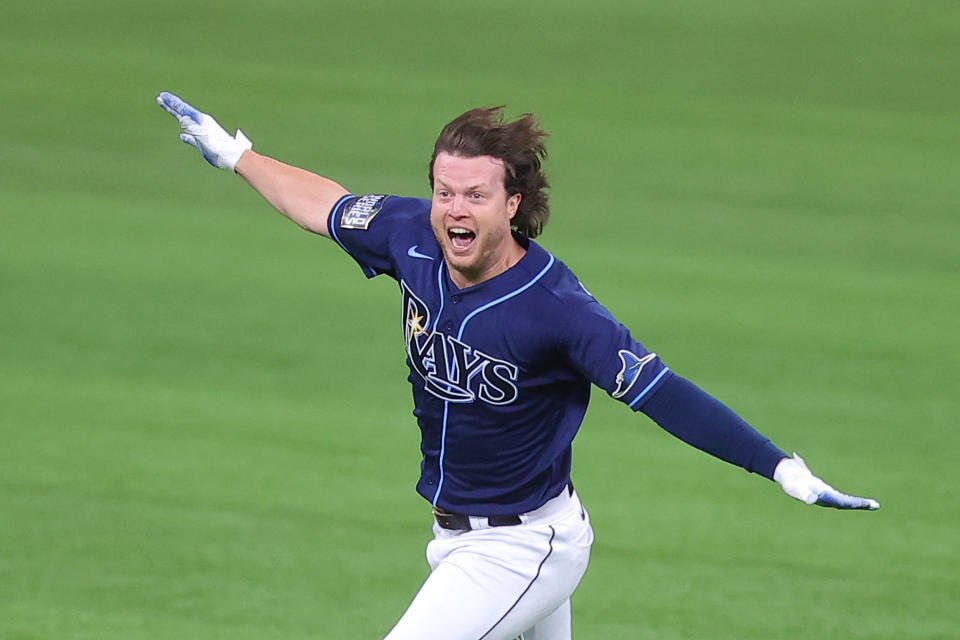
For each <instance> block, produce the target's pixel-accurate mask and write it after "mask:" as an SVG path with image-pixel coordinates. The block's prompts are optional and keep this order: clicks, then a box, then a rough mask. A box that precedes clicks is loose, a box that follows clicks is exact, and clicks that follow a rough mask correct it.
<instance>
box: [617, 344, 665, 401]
mask: <svg viewBox="0 0 960 640" xmlns="http://www.w3.org/2000/svg"><path fill="white" fill-rule="evenodd" d="M617 355H618V356H620V373H618V374H617V388H616V390H614V392H613V397H614V398H622V397H623V396H625V395H626V394H627V392H628V391H630V389H631V388H632V387H633V385H634V383H635V382H636V381H637V380H639V379H640V372H641V371H642V370H643V366H644V365H645V364H647V363H648V362H650V361H651V360H653V359H654V358H656V357H657V354H655V353H648V354H647V355H645V356H643V357H642V358H638V357H637V356H635V355H633V354H632V353H630V352H629V351H627V350H626V349H620V352H619V353H618V354H617Z"/></svg>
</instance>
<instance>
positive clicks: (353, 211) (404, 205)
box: [327, 194, 430, 278]
mask: <svg viewBox="0 0 960 640" xmlns="http://www.w3.org/2000/svg"><path fill="white" fill-rule="evenodd" d="M327 227H328V228H329V230H330V237H331V238H333V240H334V241H335V242H336V243H337V244H338V245H340V247H341V248H342V249H343V250H344V251H346V252H347V253H348V254H349V255H350V256H351V257H352V258H353V259H354V260H356V262H357V264H358V265H360V268H361V269H362V270H363V273H364V274H365V275H366V276H367V277H368V278H373V277H374V276H378V275H380V274H387V275H390V276H394V275H395V274H396V260H395V258H394V255H393V250H394V248H395V247H396V246H398V241H400V242H401V243H402V240H403V238H404V236H408V235H411V234H413V235H414V236H415V235H416V234H417V233H418V232H419V233H421V234H422V233H423V232H424V227H425V228H426V229H427V230H429V227H430V201H429V200H422V199H420V198H404V197H400V196H392V195H382V194H367V195H363V196H356V195H353V194H350V195H346V196H344V197H343V198H341V199H340V200H339V201H338V202H337V204H335V205H334V207H333V209H332V210H331V211H330V216H329V218H328V220H327Z"/></svg>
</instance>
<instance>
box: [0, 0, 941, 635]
mask: <svg viewBox="0 0 960 640" xmlns="http://www.w3.org/2000/svg"><path fill="white" fill-rule="evenodd" d="M380 4H381V3H376V2H346V1H340V0H338V1H337V2H326V1H324V2H308V1H307V0H297V1H286V0H281V1H280V2H279V3H277V4H276V6H271V5H270V3H264V2H252V1H249V0H234V1H233V2H219V1H217V2H203V1H202V0H201V1H200V2H192V3H188V2H162V3H161V2H156V1H154V0H150V1H143V2H138V3H125V2H118V1H116V0H113V1H99V2H96V1H77V2H66V1H65V0H61V1H60V2H55V1H53V0H38V1H34V2H26V1H25V0H6V1H5V2H4V3H3V6H2V7H0V68H2V71H3V73H2V76H3V88H2V89H0V96H2V102H0V104H2V106H0V638H2V639H9V640H34V639H41V638H43V639H47V638H49V639H57V640H60V639H84V638H90V639H106V638H123V639H124V640H130V639H137V638H203V639H215V638H231V639H244V638H250V639H253V638H257V639H264V638H278V639H279V638H283V639H292V638H337V639H345V640H346V639H358V640H359V639H368V640H369V639H374V638H380V637H382V636H383V635H384V634H385V633H386V632H387V631H388V630H389V628H390V627H391V626H392V624H393V622H394V621H395V620H396V619H397V618H398V617H399V615H400V614H401V613H402V612H403V610H404V609H405V607H406V604H407V603H408V602H409V600H410V598H411V596H412V595H413V593H414V592H415V591H416V589H417V588H418V586H419V584H420V582H421V581H422V580H423V578H424V576H425V575H426V564H425V561H424V559H423V548H424V545H425V543H426V541H427V539H428V536H429V534H430V515H429V509H428V505H427V503H426V502H424V501H423V500H422V499H421V498H419V497H418V496H417V495H416V494H415V492H414V489H413V487H414V484H415V482H416V478H417V474H418V470H419V466H418V465H419V456H418V454H419V450H418V446H419V441H418V433H417V430H416V426H415V423H414V421H413V418H412V416H411V406H410V392H409V389H408V388H407V384H406V382H405V376H406V372H405V369H404V364H403V345H402V336H401V333H400V327H399V325H398V323H397V322H396V319H397V318H398V317H399V316H398V306H397V305H398V299H397V294H396V287H395V285H394V283H392V282H391V281H388V280H387V279H385V278H380V279H376V280H373V281H371V282H366V281H365V280H364V278H363V276H362V274H361V273H360V271H359V270H358V269H357V268H356V266H355V264H354V263H353V261H352V260H351V259H350V258H348V257H346V256H345V255H343V254H342V253H341V252H340V251H339V250H338V249H337V248H336V247H335V246H334V245H333V244H332V243H329V242H328V241H326V240H324V239H322V238H318V237H312V236H310V235H309V234H306V233H304V232H302V231H300V230H299V229H298V228H297V227H296V226H295V225H293V224H291V223H289V222H286V221H285V220H283V219H282V218H281V217H280V216H279V215H277V214H275V213H273V212H272V211H271V210H270V208H269V206H268V205H266V204H265V203H264V202H263V201H262V200H261V199H260V198H259V197H258V196H257V195H256V194H255V193H254V192H253V191H251V190H250V189H249V188H247V187H246V186H245V185H244V184H243V183H242V181H241V180H239V179H237V178H234V177H231V176H229V175H226V174H224V173H221V172H217V171H215V170H213V169H212V168H210V167H208V166H207V165H206V163H205V162H203V160H202V159H201V158H200V157H199V155H198V154H196V153H195V152H194V151H193V150H192V149H190V148H189V147H187V146H185V145H182V144H181V143H180V142H179V141H178V140H177V133H178V131H177V127H176V123H175V122H174V121H173V120H172V119H171V118H170V117H169V116H168V115H167V114H165V113H164V112H163V111H162V110H161V109H160V108H158V107H157V106H156V105H155V104H154V103H153V98H154V96H155V95H156V94H157V93H158V92H159V91H161V90H170V91H174V92H176V93H179V94H180V95H181V96H183V97H184V98H185V99H187V100H189V101H191V102H193V103H194V104H195V105H197V106H198V107H199V108H201V109H205V110H208V111H210V112H211V113H213V114H214V115H215V116H216V117H217V118H218V119H219V120H220V121H221V122H222V123H223V124H224V125H226V126H227V127H230V128H231V129H232V128H235V127H238V126H240V127H242V128H243V129H244V131H245V132H246V133H247V135H249V136H250V138H251V139H253V140H254V142H255V143H256V145H257V149H258V150H259V151H261V152H263V153H267V154H269V155H273V156H276V157H278V158H280V159H283V160H286V161H288V162H291V163H294V164H298V165H300V166H304V167H307V168H310V169H313V170H316V171H318V172H321V173H324V174H325V175H329V176H330V177H332V178H334V179H336V180H338V181H340V182H341V183H343V184H344V185H346V186H347V187H348V188H350V189H352V190H354V191H355V192H358V193H365V192H370V191H372V192H383V193H401V194H407V195H426V193H427V184H426V162H427V159H428V158H429V153H430V150H431V145H432V142H433V139H434V137H435V135H436V133H437V132H438V131H439V129H440V127H441V126H442V125H443V124H444V123H446V122H447V121H448V120H449V119H451V118H452V117H454V116H456V115H458V114H459V113H461V112H462V111H464V110H466V109H467V108H470V107H473V106H478V105H491V104H507V105H508V108H509V111H510V112H511V113H520V112H523V111H535V112H536V113H538V114H539V115H540V117H541V119H542V121H543V123H544V125H545V127H546V128H547V129H548V130H550V131H551V132H552V134H553V135H552V138H551V140H550V150H551V158H550V161H549V163H548V170H549V174H550V176H551V179H552V182H553V184H554V188H553V190H552V194H553V196H552V197H553V216H554V217H553V220H552V221H551V223H550V225H549V226H548V228H547V231H546V233H545V235H544V236H543V239H542V243H543V244H544V245H545V246H546V247H547V248H548V249H549V250H551V251H553V252H554V253H556V254H557V255H558V256H559V257H561V258H562V259H563V260H565V261H566V262H567V263H568V264H569V265H570V266H571V267H572V268H573V269H574V270H575V271H576V272H577V273H578V274H579V275H580V277H581V279H582V280H583V282H584V283H585V284H586V286H587V287H589V288H590V290H591V291H592V292H593V293H594V294H596V295H597V296H598V297H599V298H600V299H601V300H602V301H604V302H605V303H606V304H607V306H608V307H609V308H610V309H611V310H612V311H613V312H614V313H615V314H616V315H617V316H618V317H619V318H620V319H621V320H622V321H623V322H625V323H626V324H627V325H629V326H630V327H631V328H632V329H633V331H634V333H635V334H636V335H637V336H638V337H639V338H640V339H641V340H643V341H644V342H645V343H646V344H647V345H648V346H650V347H651V348H653V349H655V350H656V351H657V352H658V353H660V354H661V355H662V356H663V358H664V360H665V361H666V362H667V363H668V364H670V366H671V367H672V368H673V369H674V370H677V371H679V372H680V373H681V374H683V375H685V376H687V377H689V378H691V379H693V380H694V381H696V382H698V383H699V384H700V385H701V386H703V387H705V388H706V389H707V390H708V391H711V392H712V393H714V394H715V395H716V396H718V397H720V398H721V399H723V400H724V401H725V402H726V403H727V404H729V405H730V406H732V407H733V408H735V409H736V410H737V411H738V412H739V413H741V415H743V416H744V417H745V418H747V419H748V420H749V421H750V422H751V423H752V424H754V425H756V426H757V427H758V428H759V429H760V430H761V431H763V432H764V433H765V434H767V435H768V436H770V437H771V438H772V439H773V440H774V441H775V442H777V443H778V444H779V445H780V446H781V447H782V448H784V449H786V450H790V451H792V450H794V449H796V450H798V451H799V452H800V453H801V454H802V455H804V456H805V457H806V459H807V461H808V462H809V463H810V465H811V467H812V468H813V470H814V472H816V473H818V474H819V475H821V476H822V477H824V478H825V479H826V480H827V481H829V482H831V483H833V484H835V485H836V486H837V487H838V488H840V489H843V490H847V491H850V492H853V493H861V494H865V495H871V496H875V497H876V498H878V499H879V500H880V501H881V502H882V503H883V508H882V509H881V510H880V511H879V512H876V513H863V512H855V513H841V512H836V511H832V510H823V509H815V508H809V507H804V506H803V505H801V504H800V503H798V502H796V501H793V500H791V499H789V498H787V497H786V496H784V495H783V494H782V493H781V492H780V490H779V489H778V488H777V487H776V486H775V485H773V484H772V483H769V482H767V481H766V480H763V479H760V478H757V477H756V476H750V475H748V474H746V473H744V472H742V471H739V470H737V469H735V468H733V467H730V466H728V465H725V464H723V463H720V462H717V461H715V460H712V459H710V458H709V457H707V456H705V455H704V454H701V453H699V452H697V451H695V450H693V449H691V448H689V447H686V446H685V445H683V444H682V443H680V442H678V441H676V440H674V439H673V438H671V437H670V436H669V435H668V434H666V433H664V432H663V431H661V430H660V429H659V428H658V427H656V425H654V424H653V423H652V422H650V421H649V420H647V419H646V418H644V417H643V416H636V415H634V414H632V413H631V412H630V411H628V410H625V409H624V408H623V407H622V406H621V405H620V404H619V403H616V402H613V401H611V400H609V399H608V398H606V397H604V394H602V393H599V392H598V393H596V394H595V396H594V403H593V405H592V407H591V411H590V413H589V414H588V417H587V420H586V422H585V424H584V427H583V429H582V431H581V433H580V435H579V437H578V438H577V441H576V443H575V448H574V477H575V480H576V482H577V486H578V489H579V491H580V493H581V495H582V496H583V498H584V500H585V502H586V503H587V505H588V507H589V508H590V510H591V513H592V516H593V520H594V526H595V529H596V532H597V541H596V544H595V547H594V553H593V560H592V564H591V567H590V569H589V571H588V573H587V575H586V577H585V579H584V581H583V582H582V584H581V586H580V589H579V590H578V592H577V594H576V595H575V597H574V635H575V637H577V638H580V639H581V640H589V639H597V640H601V639H602V640H613V639H618V638H622V639H637V638H639V639H671V640H672V639H691V640H692V639H703V638H711V639H727V638H730V639H733V638H737V639H743V638H764V639H769V638H789V639H797V638H804V639H824V638H871V639H873V638H877V639H890V640H902V639H904V638H911V639H913V638H922V639H933V638H956V637H958V633H960V631H958V629H960V614H958V613H957V607H956V603H957V601H958V599H960V553H958V548H960V479H958V472H957V463H956V459H957V449H958V446H960V435H958V431H957V428H956V427H957V415H958V413H960V399H958V398H960V384H958V382H960V337H958V326H960V278H958V274H960V247H958V240H960V216H958V211H960V207H958V203H960V88H958V84H957V78H958V77H960V38H958V33H960V7H958V5H957V4H956V3H954V2H943V1H931V2H925V3H918V4H916V3H915V4H912V5H911V4H903V3H896V2H887V1H882V2H864V1H855V2H844V3H833V2H824V1H821V0H815V1H813V2H806V3H799V4H791V5H785V4H782V3H760V2H747V1H741V0H735V1H733V2H724V3H713V2H705V1H700V2H682V3H655V2H626V1H625V0H624V1H622V2H612V1H609V0H601V1H600V2H595V3H589V4H587V5H585V4H583V3H578V2H571V1H567V0H564V1H563V2H549V3H547V2H526V3H522V4H519V3H516V4H515V3H509V2H503V1H502V0H491V1H488V2H484V3H472V2H471V3H461V4H454V3H440V2H426V1H422V2H406V3H382V4H383V5H384V6H379V5H380Z"/></svg>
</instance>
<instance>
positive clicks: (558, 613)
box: [385, 489, 593, 640]
mask: <svg viewBox="0 0 960 640" xmlns="http://www.w3.org/2000/svg"><path fill="white" fill-rule="evenodd" d="M470 520H471V524H472V526H473V527H474V528H473V529H472V530H470V531H450V530H446V529H441V528H440V527H439V525H437V524H434V528H433V533H434V539H433V540H431V541H430V543H429V544H428V545H427V562H429V563H430V568H431V569H432V571H431V573H430V575H429V576H428V577H427V580H426V582H424V584H423V586H422V587H421V588H420V591H419V592H418V593H417V595H416V597H415V598H414V600H413V602H412V603H410V606H409V607H408V608H407V611H406V613H404V614H403V617H402V618H400V621H399V622H397V624H396V626H395V627H394V628H393V630H392V631H391V632H390V633H389V634H388V635H387V636H386V638H385V640H513V639H514V638H518V637H522V638H523V640H570V634H571V631H570V595H571V594H572V593H573V591H574V589H576V587H577V584H579V582H580V578H582V577H583V574H584V572H585V571H586V569H587V563H588V561H589V559H590V546H591V544H592V543H593V529H592V528H591V527H590V517H589V515H588V514H587V512H586V511H585V510H584V509H583V506H582V505H581V503H580V499H579V498H578V497H577V494H576V492H573V493H572V495H571V492H570V491H568V490H567V489H564V490H563V491H562V492H561V493H560V495H559V496H557V497H556V498H553V499H552V500H550V501H548V502H547V503H546V504H545V505H543V506H542V507H540V508H539V509H537V510H536V511H531V512H530V513H526V514H522V515H521V516H520V520H521V524H519V525H515V526H506V527H489V526H487V523H486V519H485V518H470Z"/></svg>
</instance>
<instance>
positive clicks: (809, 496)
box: [641, 375, 880, 510]
mask: <svg viewBox="0 0 960 640" xmlns="http://www.w3.org/2000/svg"><path fill="white" fill-rule="evenodd" d="M641 411H643V413H645V414H647V415H648V416H649V417H650V418H652V419H653V421H654V422H656V423H657V424H658V425H660V426H661V427H663V428H664V429H665V430H667V431H669V432H670V433H671V434H673V435H674V436H676V437H677V438H680V439H681V440H683V441H684V442H686V443H687V444H690V445H693V446H694V447H696V448H698V449H700V450H702V451H705V452H707V453H709V454H711V455H713V456H715V457H717V458H720V459H721V460H726V461H727V462H730V463H731V464H735V465H738V466H741V467H743V468H745V469H747V470H748V471H752V472H754V473H758V474H760V475H762V476H765V477H767V478H770V479H771V480H774V481H776V482H777V484H779V485H780V487H781V488H782V489H783V491H784V492H785V493H786V494H787V495H789V496H791V497H793V498H796V499H797V500H801V501H803V502H806V503H807V504H817V505H819V506H821V507H833V508H835V509H868V510H874V509H879V508H880V503H879V502H877V501H876V500H873V499H871V498H860V497H857V496H851V495H847V494H845V493H841V492H840V491H837V490H836V489H834V488H833V487H831V486H830V485H828V484H827V483H826V482H824V481H823V480H821V479H820V478H818V477H817V476H815V475H813V473H811V472H810V469H808V468H807V465H806V464H805V463H804V462H803V459H802V458H800V456H798V455H797V454H794V455H793V457H792V458H790V457H788V456H787V455H786V454H784V453H783V451H781V450H780V449H778V448H777V447H776V446H775V445H774V444H773V443H771V442H770V440H769V439H767V438H766V437H764V436H763V435H762V434H760V433H759V432H758V431H756V430H755V429H754V428H753V427H751V426H750V425H749V424H747V423H746V422H744V420H743V419H742V418H740V417H739V416H738V415H737V414H736V413H734V412H733V411H731V410H730V409H729V408H727V407H726V406H725V405H724V404H722V403H721V402H719V401H718V400H716V399H715V398H714V397H713V396H711V395H709V394H708V393H706V392H705V391H703V390H702V389H700V387H698V386H696V385H695V384H693V383H692V382H690V381H689V380H686V379H684V378H681V377H680V376H678V375H674V376H672V377H671V378H670V379H669V380H667V381H666V382H665V383H664V384H663V385H662V386H661V387H660V389H658V390H657V391H656V393H655V394H654V395H653V396H652V397H651V398H650V400H649V401H648V402H647V403H646V404H645V405H644V406H643V408H642V409H641Z"/></svg>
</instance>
